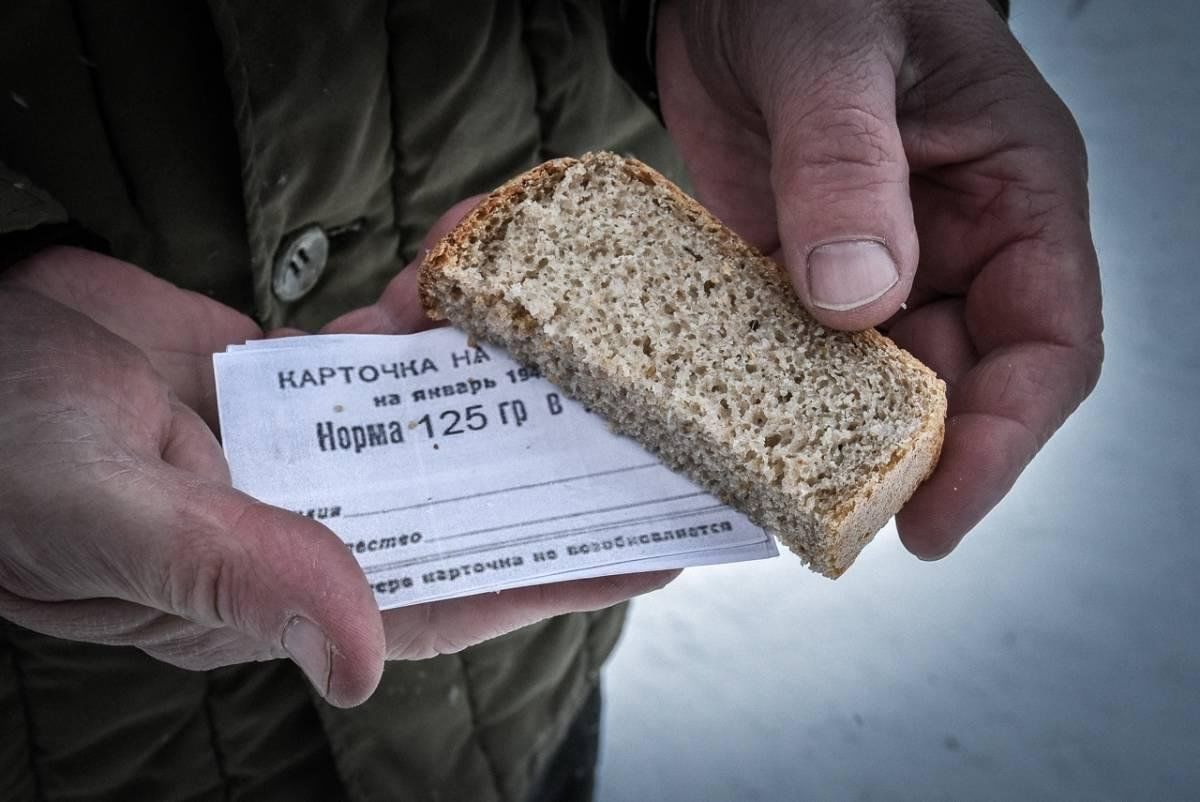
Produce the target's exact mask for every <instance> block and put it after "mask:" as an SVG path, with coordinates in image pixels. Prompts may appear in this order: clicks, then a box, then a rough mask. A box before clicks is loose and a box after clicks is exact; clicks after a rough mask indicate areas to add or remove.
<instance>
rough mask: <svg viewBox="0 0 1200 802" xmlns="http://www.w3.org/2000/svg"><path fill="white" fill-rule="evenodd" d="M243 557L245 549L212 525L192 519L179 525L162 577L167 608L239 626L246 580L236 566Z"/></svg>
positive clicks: (215, 624) (217, 624)
mask: <svg viewBox="0 0 1200 802" xmlns="http://www.w3.org/2000/svg"><path fill="white" fill-rule="evenodd" d="M185 517H191V516H185ZM242 558H244V548H243V547H241V546H239V545H238V544H237V543H236V542H233V541H232V540H231V539H230V538H226V537H222V536H221V535H219V534H217V533H215V532H214V531H213V529H212V527H210V526H208V525H206V524H204V523H201V522H199V521H194V520H193V521H190V522H188V523H186V524H185V525H183V526H181V527H180V528H179V529H178V530H177V532H176V534H175V547H174V550H173V553H172V556H171V559H170V562H169V565H168V566H167V570H166V572H165V575H164V577H163V582H164V587H163V589H162V598H163V599H164V600H165V601H166V603H167V605H168V608H169V610H170V611H171V612H173V613H175V614H176V615H179V616H182V617H184V618H186V619H188V620H190V621H194V622H196V623H199V624H203V625H205V626H209V627H225V626H231V627H235V628H238V627H240V626H241V625H242V624H243V621H241V620H240V618H241V616H240V614H239V605H238V601H239V600H240V599H241V598H243V597H244V595H245V590H246V588H245V584H246V580H245V578H244V575H243V572H242V571H240V570H238V568H236V567H235V566H236V564H237V563H239V562H241V561H242Z"/></svg>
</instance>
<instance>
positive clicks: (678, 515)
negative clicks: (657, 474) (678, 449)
mask: <svg viewBox="0 0 1200 802" xmlns="http://www.w3.org/2000/svg"><path fill="white" fill-rule="evenodd" d="M722 510H724V511H726V512H728V511H729V509H728V508H727V507H726V506H725V505H724V504H709V505H707V506H704V507H697V508H695V509H692V510H672V511H670V512H664V513H659V514H657V515H643V516H640V517H636V518H622V519H620V520H617V521H607V522H605V523H601V524H594V525H592V526H579V527H575V528H574V529H558V530H555V531H553V532H540V533H538V534H536V535H528V536H527V537H518V538H513V539H512V540H505V541H502V542H499V543H494V542H489V543H485V544H483V545H480V546H469V547H466V548H461V549H454V550H451V551H440V552H438V553H437V554H430V555H426V556H424V557H413V558H412V559H408V560H398V561H396V562H390V563H384V564H383V565H372V566H370V567H366V568H364V569H363V571H364V573H366V574H368V575H369V574H377V573H379V572H381V571H391V570H393V569H396V568H407V567H410V566H413V565H422V564H424V563H433V562H439V561H441V560H446V559H449V558H452V557H466V556H469V555H471V554H480V553H483V552H495V551H498V550H500V549H506V548H512V547H514V546H526V545H528V544H530V543H538V542H540V541H543V540H556V539H558V538H563V537H571V536H573V535H590V534H594V533H596V532H604V531H607V530H609V529H623V528H625V527H629V526H636V525H638V524H649V523H654V522H656V521H674V520H682V519H684V518H693V517H695V516H697V515H702V514H706V513H710V512H719V511H722ZM521 525H522V524H513V526H521Z"/></svg>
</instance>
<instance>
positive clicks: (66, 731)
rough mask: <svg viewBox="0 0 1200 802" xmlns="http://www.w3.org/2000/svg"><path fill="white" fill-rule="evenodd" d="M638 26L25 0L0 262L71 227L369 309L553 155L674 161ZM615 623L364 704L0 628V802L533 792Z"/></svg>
mask: <svg viewBox="0 0 1200 802" xmlns="http://www.w3.org/2000/svg"><path fill="white" fill-rule="evenodd" d="M630 5H631V6H632V5H636V4H630ZM643 5H645V4H643ZM614 9H615V11H614ZM635 11H636V9H635ZM642 13H643V14H644V13H645V9H643V10H642ZM631 14H632V16H631ZM636 16H637V15H636V13H633V12H630V10H629V9H628V8H626V7H625V4H602V3H601V2H600V0H563V1H561V2H560V1H559V0H523V1H522V2H517V0H513V2H482V0H454V1H449V0H448V1H446V2H439V3H432V2H419V1H418V0H386V1H385V0H360V1H358V2H334V1H333V0H324V1H323V2H313V3H293V2H281V1H280V0H258V2H255V1H253V0H244V1H243V0H211V2H208V3H205V2H203V0H178V1H177V2H160V0H114V1H113V2H99V0H43V1H42V2H28V3H5V4H4V5H3V7H0V269H2V267H3V265H4V264H5V262H6V261H9V262H11V260H13V259H15V258H17V257H18V256H19V255H21V254H22V253H26V252H29V251H31V250H34V249H36V248H38V247H41V246H43V245H46V244H50V243H53V242H72V243H76V244H81V245H85V246H87V247H92V248H96V249H99V250H104V251H107V252H109V253H111V254H113V255H115V256H117V257H120V258H122V259H126V260H128V261H130V262H133V263H135V264H138V265H140V266H142V267H144V268H146V269H147V270H150V271H152V272H154V273H156V274H157V275H160V276H162V277H164V278H167V279H168V280H170V281H172V282H174V283H175V284H177V285H179V286H181V287H185V288H189V289H193V290H198V291H201V292H204V293H207V294H210V295H211V296H213V297H215V298H217V299H219V300H221V301H223V302H225V303H228V304H230V305H232V306H234V307H237V308H239V309H241V310H243V311H246V312H249V313H251V314H253V315H255V316H256V317H257V318H258V319H259V321H260V322H261V323H262V324H263V325H264V326H275V325H282V324H288V325H294V326H299V327H301V328H305V329H310V330H312V329H316V328H318V327H319V326H320V325H321V324H322V323H324V322H326V321H327V320H329V319H331V318H332V317H334V316H336V315H338V314H340V313H342V312H344V311H347V310H349V309H352V308H355V307H357V306H361V305H364V304H368V303H371V302H373V301H374V300H375V299H376V298H377V297H378V295H379V292H380V290H381V289H382V287H383V286H384V285H385V283H386V282H387V281H388V280H389V279H390V278H391V277H392V276H394V275H395V274H396V272H397V271H398V270H400V269H401V267H402V266H403V265H404V264H405V262H406V261H407V260H408V259H410V258H412V257H413V256H414V255H415V253H416V249H417V247H418V243H419V241H420V238H421V237H422V236H423V234H424V233H425V231H426V230H427V228H428V227H429V225H430V223H432V222H433V221H434V220H435V219H436V218H437V216H438V215H440V214H441V213H442V212H443V211H444V210H446V209H447V208H448V207H449V206H451V205H452V204H453V203H455V202H456V201H458V200H460V199H462V198H464V197H466V196H468V195H471V194H474V193H479V192H483V191H487V190H489V189H491V188H493V187H494V186H496V185H497V184H499V183H500V182H502V181H503V180H505V179H506V178H507V177H509V176H511V175H513V174H515V173H517V172H519V171H523V170H525V169H527V168H529V167H531V166H533V165H535V164H537V163H538V162H541V161H543V160H545V159H547V158H551V157H556V156H560V155H564V154H572V153H580V152H583V151H586V150H588V149H595V148H609V149H615V150H620V151H627V152H631V153H635V154H637V155H639V156H640V157H641V158H643V159H645V160H647V161H650V162H652V163H654V164H656V165H657V166H658V167H659V168H660V169H663V170H664V171H666V172H668V173H669V174H675V175H678V170H677V165H676V163H675V160H674V156H673V155H672V152H671V151H670V148H669V145H668V143H667V141H666V138H665V136H664V134H663V131H662V129H661V127H660V126H659V125H658V123H657V121H656V120H655V118H654V115H653V113H652V112H650V111H649V110H648V108H647V107H646V106H645V105H644V104H642V103H641V102H640V101H639V99H638V97H637V96H636V95H635V93H634V92H633V91H632V90H631V89H630V86H629V85H628V84H627V83H625V82H624V81H622V79H621V78H620V77H619V75H618V73H617V71H616V69H615V67H614V63H613V60H612V59H611V58H610V52H618V51H620V52H627V53H633V54H638V53H644V52H645V37H646V27H645V20H638V19H636ZM626 26H628V27H626ZM614 46H615V49H614V50H612V51H610V47H614ZM313 225H315V226H318V227H320V228H321V230H322V231H323V232H324V233H325V234H326V235H327V237H328V240H329V243H330V253H329V260H328V265H327V267H326V268H325V270H324V271H323V273H322V274H321V275H320V278H319V280H318V281H317V283H316V284H315V286H314V287H313V288H312V289H311V291H309V292H307V294H304V295H303V297H300V298H299V299H295V300H290V299H285V298H281V297H280V295H279V294H277V293H276V292H274V291H273V289H272V288H273V278H274V277H275V275H276V272H277V271H278V270H280V269H281V261H280V254H281V253H282V249H284V248H285V247H286V245H287V243H288V242H289V238H290V237H292V235H293V234H294V233H295V232H297V231H299V230H301V229H303V228H305V227H309V226H313ZM285 295H286V293H285ZM622 615H623V611H622V610H621V609H617V610H614V611H609V612H606V613H600V614H592V615H571V616H564V617H561V618H558V619H555V620H552V621H548V622H545V623H542V624H540V625H536V626H532V627H528V628H526V629H524V630H521V631H519V632H517V633H514V634H513V635H510V636H507V637H504V638H500V639H497V640H494V641H491V642H489V643H486V644H483V645H481V646H478V647H476V648H473V649H469V650H467V651H465V652H463V653H462V654H459V655H453V656H444V657H439V658H436V659H433V660H427V661H423V662H411V663H392V664H389V667H388V669H387V671H386V673H385V675H384V678H383V682H382V684H381V686H380V688H379V690H378V692H377V693H376V694H375V696H374V697H373V698H372V699H371V700H370V701H369V702H368V703H367V704H365V705H363V706H361V707H359V708H356V709H354V710H336V709H333V708H331V707H329V706H327V705H325V704H323V703H322V702H320V701H319V700H318V699H316V698H315V697H314V696H313V695H312V694H311V693H310V691H309V689H308V686H307V684H306V683H305V681H304V679H303V677H302V676H301V675H300V674H299V673H298V671H297V670H296V669H295V668H294V667H293V666H292V665H291V664H290V663H287V662H282V661H277V662H273V663H265V664H252V665H245V666H237V667H231V668H227V669H222V670H218V671H211V672H207V673H192V672H186V671H182V670H178V669H174V668H171V667H169V666H166V665H163V664H160V663H157V662H155V661H154V660H152V659H150V658H148V657H146V656H145V655H143V654H142V653H141V652H139V651H137V650H134V649H131V648H116V647H104V646H95V645H88V644H79V643H72V642H67V641H61V640H56V639H53V638H49V637H45V636H42V635H38V634H35V633H32V632H29V631H27V630H23V629H21V628H19V627H16V626H14V625H12V624H10V623H7V622H3V621H0V799H4V800H27V799H29V800H33V799H84V798H86V799H97V798H100V799H131V800H132V799H147V800H167V799H185V798H186V799H241V798H258V799H289V800H301V799H320V800H326V799H341V798H348V799H355V800H378V799H414V800H415V799H446V800H455V799H466V800H493V799H496V800H499V799H503V800H522V799H524V798H525V797H526V796H527V795H528V793H529V791H530V789H531V787H532V786H533V785H534V784H535V783H536V782H537V780H538V778H539V776H540V775H541V773H542V772H543V770H544V768H545V766H546V764H547V761H548V760H549V758H550V757H551V756H552V754H553V753H554V751H555V749H556V748H557V746H558V744H559V742H560V741H561V740H562V738H563V734H564V731H565V729H566V728H567V727H568V726H569V725H570V724H571V722H572V720H573V719H574V717H575V715H576V712H577V711H578V710H579V708H580V706H581V705H582V703H583V702H584V700H585V699H586V698H587V697H588V696H589V694H590V693H591V691H592V689H593V688H594V686H595V684H596V682H597V672H598V669H599V668H600V666H601V664H602V663H603V662H604V659H605V657H606V656H607V655H608V653H609V652H610V650H611V649H612V647H613V645H614V642H615V640H616V638H617V635H618V633H619V629H620V625H621V619H622Z"/></svg>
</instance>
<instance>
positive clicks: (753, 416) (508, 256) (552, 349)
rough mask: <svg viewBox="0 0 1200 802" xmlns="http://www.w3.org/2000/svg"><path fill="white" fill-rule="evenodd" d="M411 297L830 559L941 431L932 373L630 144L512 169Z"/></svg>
mask: <svg viewBox="0 0 1200 802" xmlns="http://www.w3.org/2000/svg"><path fill="white" fill-rule="evenodd" d="M420 292H421V300H422V303H423V304H424V305H425V308H426V309H427V310H428V311H429V313H430V315H431V316H433V317H435V318H438V319H441V318H449V319H450V320H451V321H452V322H454V323H455V324H456V325H458V326H459V327H461V328H462V329H464V330H466V331H467V332H469V333H471V334H472V335H474V336H476V337H478V338H479V339H481V340H484V341H487V342H494V343H499V344H501V345H503V346H504V347H505V348H507V349H508V350H509V352H510V353H512V354H513V356H514V357H515V358H517V359H519V360H522V361H524V362H526V363H528V364H532V365H536V366H537V367H538V368H540V369H541V371H542V372H543V373H544V374H545V376H546V377H547V378H548V379H550V380H551V381H553V382H554V383H556V384H558V385H559V386H560V387H562V388H563V389H564V390H566V391H567V392H568V393H570V394H571V395H572V396H574V397H575V398H577V399H579V400H581V401H583V402H584V403H586V404H587V405H589V406H590V407H591V408H592V409H594V410H596V411H597V412H598V413H600V414H601V415H603V416H604V417H605V418H607V419H608V421H609V422H610V424H611V425H612V426H613V428H614V429H616V430H617V431H620V432H622V433H625V434H628V435H629V436H631V437H633V438H635V439H637V440H638V441H639V442H641V443H642V444H643V445H644V446H646V447H647V448H648V449H650V450H651V451H653V452H654V453H655V454H657V455H658V456H659V457H660V458H661V459H662V460H663V461H664V462H666V463H667V464H668V465H671V466H672V467H674V468H676V469H678V470H680V471H682V472H684V473H686V474H687V475H688V476H690V477H691V478H692V479H693V480H694V481H696V482H697V483H698V484H700V485H702V486H703V487H705V488H706V489H708V490H709V491H711V492H712V493H714V494H716V495H717V496H719V497H720V498H721V499H722V500H724V501H725V502H726V503H728V504H730V505H732V506H734V507H736V508H738V509H740V510H742V511H744V512H745V513H746V514H747V515H748V516H749V517H750V518H751V519H753V520H754V521H756V522H757V523H758V524H760V525H761V526H763V527H764V528H766V529H767V530H768V531H770V532H772V533H773V534H774V535H776V536H777V537H778V538H779V539H780V540H781V541H782V542H783V543H784V544H785V545H787V546H788V547H789V548H791V549H792V550H793V551H795V552H796V553H797V554H799V555H800V556H801V557H802V558H803V559H804V560H805V561H806V562H807V563H808V564H809V565H810V566H811V567H812V568H813V569H814V570H816V571H819V572H821V573H822V574H825V575H826V576H831V577H836V576H838V575H840V574H841V573H842V572H843V571H845V570H846V568H848V567H849V565H850V564H851V562H853V561H854V558H855V557H856V556H857V555H858V553H859V552H860V551H861V550H862V548H863V546H864V545H866V543H867V542H868V541H869V540H870V539H871V537H872V536H874V534H875V533H876V532H877V531H878V530H879V529H880V528H881V527H883V525H884V524H885V523H887V521H888V519H889V518H891V516H892V515H894V514H895V513H896V511H897V510H898V509H899V508H900V507H901V505H903V503H904V502H905V501H906V500H907V499H908V498H909V496H910V495H912V493H913V491H914V490H915V489H916V487H917V486H918V485H919V484H920V483H921V482H922V481H923V480H924V478H925V477H926V476H927V475H928V474H929V472H930V471H931V470H932V469H933V466H934V464H935V463H936V462H937V458H938V454H939V451H940V449H941V443H942V434H943V428H944V418H945V413H946V395H945V385H944V384H943V383H942V382H941V380H939V379H938V378H937V377H936V376H935V375H934V374H933V372H932V371H930V370H929V369H928V368H926V367H925V366H924V365H922V364H921V363H920V362H918V361H917V360H916V359H914V358H913V357H912V356H910V355H909V354H908V353H907V352H905V351H903V350H902V349H900V348H899V347H897V346H896V345H895V344H893V343H892V342H891V341H890V340H888V339H887V338H886V337H884V336H882V335H881V334H879V333H877V332H874V331H867V332H862V333H858V334H848V333H844V332H838V331H833V330H830V329H827V328H825V327H823V326H821V325H820V324H818V323H816V322H815V321H814V320H813V319H812V318H811V317H810V316H809V315H808V313H807V312H806V311H805V309H804V308H803V307H802V306H801V304H800V303H799V301H798V300H797V299H796V297H795V295H794V293H793V291H792V287H791V285H790V283H789V282H788V280H787V277H786V275H784V274H783V272H782V271H781V269H780V268H779V267H778V266H777V265H776V264H775V263H774V262H772V261H771V260H769V259H767V258H765V257H763V256H762V255H761V254H759V253H758V252H757V251H755V250H754V249H753V248H751V247H750V246H749V245H747V244H746V243H745V242H743V241H742V240H741V239H740V238H739V237H737V236H736V235H735V234H733V233H732V232H731V231H729V230H728V229H727V228H726V227H724V226H723V225H721V223H719V222H718V221H717V220H716V219H715V218H713V217H712V215H710V214H709V213H708V212H706V211H705V210H704V209H703V208H701V207H700V206H699V205H698V204H697V203H696V202H695V201H693V200H692V199H691V198H688V197H687V196H686V195H684V194H683V193H682V192H681V191H680V190H679V189H678V188H677V187H675V186H674V185H673V184H671V183H670V182H669V181H667V180H666V179H665V178H663V177H662V176H661V175H659V174H658V173H657V172H655V171H653V170H652V169H650V168H649V167H647V166H646V165H644V164H642V163H641V162H638V161H635V160H631V159H623V158H621V157H619V156H615V155H612V154H607V153H598V154H589V155H587V156H584V157H583V158H582V159H581V160H574V159H559V160H557V161H552V162H548V163H546V164H543V165H542V166H540V167H538V168H536V169H534V170H532V171H530V172H529V173H526V174H525V175H522V176H520V177H518V178H516V179H513V180H512V181H510V182H509V183H508V184H506V185H504V186H503V187H501V188H500V189H498V190H497V191H496V192H495V193H493V194H492V195H491V196H490V197H488V198H487V199H486V200H485V201H484V202H483V203H482V204H480V205H479V206H478V207H476V208H475V210H474V211H472V212H471V213H470V214H468V215H467V216H466V217H465V218H464V219H463V221H462V222H461V223H460V224H459V225H458V227H457V228H455V229H454V230H453V231H452V232H451V233H450V234H448V235H447V236H446V237H445V238H444V239H443V240H442V241H441V242H440V243H439V244H438V246H437V247H436V248H434V249H433V250H432V251H431V252H430V253H429V254H428V255H427V256H426V258H425V261H424V263H423V265H422V267H421V276H420Z"/></svg>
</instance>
